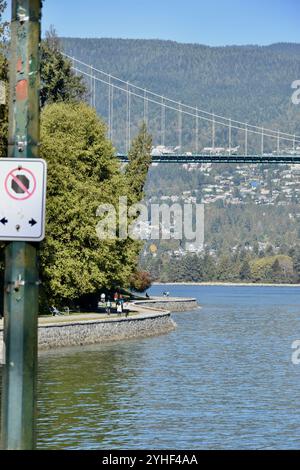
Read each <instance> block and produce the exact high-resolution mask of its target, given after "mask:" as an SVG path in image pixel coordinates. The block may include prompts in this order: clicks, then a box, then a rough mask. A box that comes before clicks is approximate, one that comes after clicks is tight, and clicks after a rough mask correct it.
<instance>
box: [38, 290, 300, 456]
mask: <svg viewBox="0 0 300 470" xmlns="http://www.w3.org/2000/svg"><path fill="white" fill-rule="evenodd" d="M165 289H167V290H169V291H170V294H171V295H184V296H195V297H197V298H198V299H199V302H200V303H201V305H202V306H203V308H202V309H201V310H197V311H193V312H188V313H179V314H174V319H175V321H176V323H177V324H178V328H177V330H176V331H174V332H172V333H170V334H167V335H163V336H159V337H155V338H148V339H144V340H135V341H127V342H126V341H125V342H120V343H112V344H106V345H103V346H99V345H98V346H92V347H84V348H82V347H81V348H80V349H79V348H78V349H71V350H63V351H60V352H55V353H51V354H43V355H42V356H41V357H40V365H39V419H38V430H39V433H38V446H39V448H42V449H58V448H66V449H102V448H106V449H107V448H110V449H122V448H134V449H138V448H148V449H159V448H166V449H168V448H169V449H170V448H177V449H188V448H190V449H229V448H231V449H232V448H233V449H261V448H266V449H274V448H280V449H288V448H296V449H300V436H299V426H300V365H298V366H295V365H293V364H292V362H291V354H292V349H291V343H292V342H293V341H294V340H295V339H300V289H298V288H269V287H267V288H266V287H248V288H247V287H215V286H214V287H204V286H201V287H198V286H176V287H175V286H168V287H163V288H162V287H160V286H155V287H154V288H152V293H153V294H161V292H162V290H165Z"/></svg>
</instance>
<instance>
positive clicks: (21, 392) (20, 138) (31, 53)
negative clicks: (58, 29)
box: [1, 0, 41, 450]
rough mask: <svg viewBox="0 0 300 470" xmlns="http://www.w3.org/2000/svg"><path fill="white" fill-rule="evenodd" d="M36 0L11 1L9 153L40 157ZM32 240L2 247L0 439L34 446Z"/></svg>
mask: <svg viewBox="0 0 300 470" xmlns="http://www.w3.org/2000/svg"><path fill="white" fill-rule="evenodd" d="M40 20H41V0H12V23H11V56H10V102H9V144H8V156H9V157H15V158H32V157H38V156H39V107H40V105H39V88H40V74H39V69H40V67H39V63H40V61H39V44H40ZM36 250H37V245H36V244H31V243H27V242H10V243H8V245H7V247H6V250H5V279H4V344H5V351H4V354H5V365H4V370H3V386H2V412H1V430H2V433H1V434H2V435H1V444H2V448H4V449H12V450H21V449H33V448H34V447H35V415H36V374H37V317H38V269H37V252H36Z"/></svg>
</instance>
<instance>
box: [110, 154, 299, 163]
mask: <svg viewBox="0 0 300 470" xmlns="http://www.w3.org/2000/svg"><path fill="white" fill-rule="evenodd" d="M117 157H118V158H119V159H120V160H121V161H122V162H128V156H127V155H117ZM152 162H153V163H277V164H278V163H280V164H290V163H300V155H153V156H152Z"/></svg>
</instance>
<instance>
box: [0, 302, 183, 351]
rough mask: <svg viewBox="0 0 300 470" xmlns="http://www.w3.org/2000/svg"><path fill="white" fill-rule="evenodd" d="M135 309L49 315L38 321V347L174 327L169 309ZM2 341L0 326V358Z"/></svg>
mask: <svg viewBox="0 0 300 470" xmlns="http://www.w3.org/2000/svg"><path fill="white" fill-rule="evenodd" d="M137 311H138V312H137V313H135V314H134V315H133V316H132V317H130V316H129V317H128V318H125V317H122V318H111V319H107V320H103V319H101V320H97V319H95V318H93V319H92V320H86V319H81V320H72V319H70V320H67V319H66V318H64V319H63V320H64V321H55V318H56V317H52V318H51V321H50V320H49V323H42V324H39V329H38V343H39V350H47V349H54V348H60V347H66V346H79V345H84V344H93V343H101V342H104V341H120V340H124V339H132V338H143V337H148V336H156V335H160V334H164V333H168V332H170V331H172V330H174V329H175V328H176V323H175V322H174V321H173V320H172V318H171V315H170V312H162V311H160V312H159V311H157V310H156V311H152V309H151V310H150V309H149V310H147V309H144V311H141V309H139V308H137ZM45 320H46V319H45ZM2 343H3V327H0V359H2V351H1V347H2Z"/></svg>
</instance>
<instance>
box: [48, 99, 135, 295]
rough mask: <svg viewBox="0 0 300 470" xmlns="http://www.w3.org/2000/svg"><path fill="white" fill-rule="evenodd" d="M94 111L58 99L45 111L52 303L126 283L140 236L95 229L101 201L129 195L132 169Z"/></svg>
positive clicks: (132, 269) (111, 200)
mask: <svg viewBox="0 0 300 470" xmlns="http://www.w3.org/2000/svg"><path fill="white" fill-rule="evenodd" d="M105 135H106V127H105V125H104V124H103V123H102V121H101V120H100V119H99V117H98V116H97V114H96V111H95V110H93V109H91V108H89V107H88V106H87V105H85V104H83V103H79V104H78V103H77V104H76V103H69V104H65V103H57V104H53V105H48V106H46V107H45V109H44V111H43V113H42V126H41V139H42V146H41V156H42V157H43V158H45V159H46V160H47V162H48V189H47V232H46V238H45V240H44V241H43V243H42V245H41V251H40V265H41V277H42V281H43V285H44V295H45V297H46V298H47V300H48V302H56V303H57V304H62V303H64V304H67V303H72V301H74V300H75V299H78V298H80V297H81V296H84V295H88V294H93V293H97V292H98V291H99V289H101V288H103V287H104V288H108V289H109V288H115V287H116V286H128V285H129V279H130V277H131V275H132V273H133V272H134V270H135V269H136V264H137V257H138V252H139V247H140V245H139V243H138V242H136V241H134V240H131V239H130V238H128V239H126V240H121V239H118V238H113V239H108V240H100V239H99V238H98V236H97V232H96V226H97V217H96V213H97V208H98V206H99V205H100V204H104V203H109V204H113V205H114V206H115V207H117V205H118V201H119V197H120V196H124V195H125V196H128V194H127V191H128V184H127V180H126V176H125V175H124V174H122V173H121V171H120V164H119V162H118V160H117V159H116V158H115V156H114V149H113V147H112V145H111V143H110V142H109V141H108V140H107V139H106V136H105Z"/></svg>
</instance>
